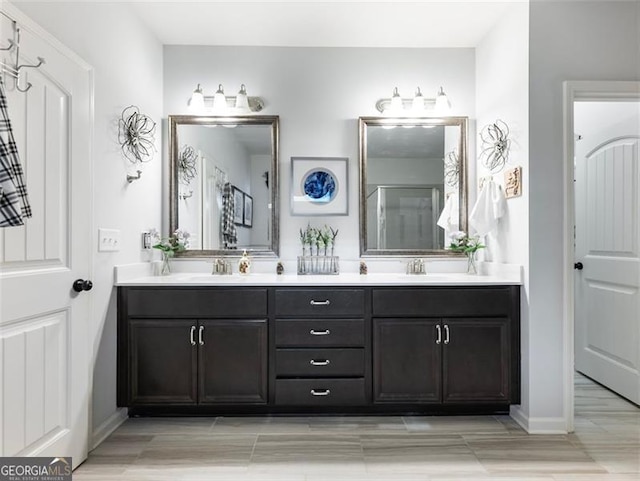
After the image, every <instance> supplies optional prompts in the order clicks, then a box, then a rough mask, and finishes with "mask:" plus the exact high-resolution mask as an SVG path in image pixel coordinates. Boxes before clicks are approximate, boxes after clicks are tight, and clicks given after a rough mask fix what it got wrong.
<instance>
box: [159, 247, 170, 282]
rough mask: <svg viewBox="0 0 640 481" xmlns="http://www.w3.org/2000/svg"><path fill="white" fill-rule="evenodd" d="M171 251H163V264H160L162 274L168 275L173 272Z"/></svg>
mask: <svg viewBox="0 0 640 481" xmlns="http://www.w3.org/2000/svg"><path fill="white" fill-rule="evenodd" d="M171 254H172V253H171V252H165V251H162V265H161V266H160V275H161V276H168V275H169V274H171V263H170V262H169V259H171Z"/></svg>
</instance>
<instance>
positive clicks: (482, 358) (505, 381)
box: [442, 318, 511, 404]
mask: <svg viewBox="0 0 640 481" xmlns="http://www.w3.org/2000/svg"><path fill="white" fill-rule="evenodd" d="M442 324H443V329H444V332H445V342H444V343H443V349H442V352H443V356H442V357H443V367H442V368H443V380H442V383H443V393H442V396H443V402H444V403H464V402H471V403H474V404H475V403H481V402H506V401H509V395H510V393H509V379H510V373H511V369H510V364H511V352H510V350H509V320H508V319H486V318H482V319H443V320H442Z"/></svg>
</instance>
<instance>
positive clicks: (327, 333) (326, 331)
mask: <svg viewBox="0 0 640 481" xmlns="http://www.w3.org/2000/svg"><path fill="white" fill-rule="evenodd" d="M309 334H311V335H312V336H328V335H329V334H331V331H330V330H329V329H325V330H324V331H316V330H315V329H311V330H310V331H309Z"/></svg>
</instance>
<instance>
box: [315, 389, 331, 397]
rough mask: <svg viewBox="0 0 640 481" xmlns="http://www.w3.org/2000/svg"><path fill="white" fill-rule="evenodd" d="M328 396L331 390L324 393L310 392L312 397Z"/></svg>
mask: <svg viewBox="0 0 640 481" xmlns="http://www.w3.org/2000/svg"><path fill="white" fill-rule="evenodd" d="M329 394H331V390H329V389H325V390H324V391H316V390H315V389H312V390H311V395H312V396H328V395H329Z"/></svg>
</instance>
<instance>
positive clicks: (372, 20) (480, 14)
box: [126, 0, 528, 48]
mask: <svg viewBox="0 0 640 481" xmlns="http://www.w3.org/2000/svg"><path fill="white" fill-rule="evenodd" d="M527 1H528V0H510V1H507V0H502V1H494V2H483V1H479V0H467V1H456V0H449V1H446V2H443V1H439V2H434V1H421V2H358V1H356V2H353V1H352V2H339V1H328V2H311V1H307V0H303V1H295V2H292V1H289V2H272V1H258V2H256V1H254V2H246V1H235V2H217V1H195V2H175V1H174V2H170V1H151V0H146V1H144V0H142V1H141V0H139V1H131V2H126V3H131V4H132V6H133V8H134V10H135V11H136V12H137V13H138V15H139V16H140V18H141V19H142V20H143V22H144V23H145V24H146V25H148V26H149V28H150V29H151V30H152V31H153V32H155V34H156V36H157V37H158V39H159V40H160V41H161V42H162V43H163V44H166V45H223V46H232V45H233V46H286V47H409V48H426V47H475V46H476V45H477V44H478V43H479V41H480V40H481V39H482V38H483V37H484V36H485V35H486V33H487V32H488V31H489V30H490V29H491V28H492V27H493V26H494V25H495V24H496V22H497V21H498V19H499V18H500V17H501V16H502V15H504V14H505V12H506V11H507V9H508V8H509V7H510V6H511V4H513V3H523V2H525V3H526V2H527Z"/></svg>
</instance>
